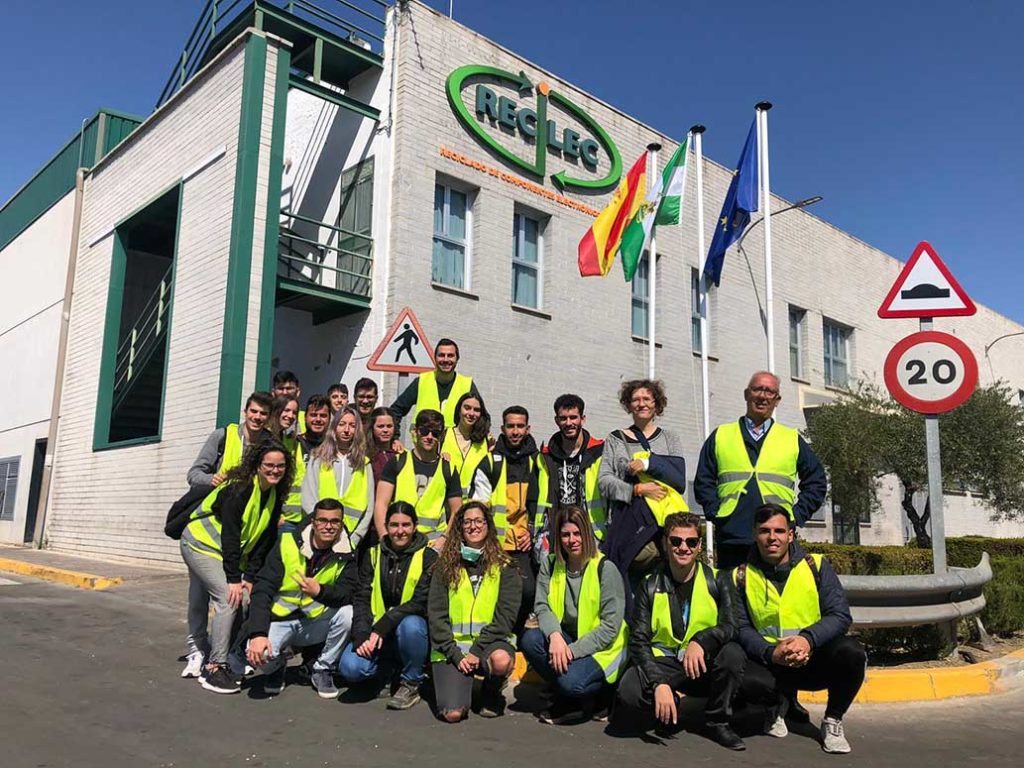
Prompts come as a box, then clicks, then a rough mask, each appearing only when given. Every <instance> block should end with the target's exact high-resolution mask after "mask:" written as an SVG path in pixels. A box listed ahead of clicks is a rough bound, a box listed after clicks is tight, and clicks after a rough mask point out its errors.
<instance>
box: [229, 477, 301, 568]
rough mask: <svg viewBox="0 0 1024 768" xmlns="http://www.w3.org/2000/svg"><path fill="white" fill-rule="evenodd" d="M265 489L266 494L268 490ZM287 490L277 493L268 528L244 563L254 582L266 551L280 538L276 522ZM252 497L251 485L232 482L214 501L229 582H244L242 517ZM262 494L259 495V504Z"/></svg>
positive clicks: (261, 501) (261, 500)
mask: <svg viewBox="0 0 1024 768" xmlns="http://www.w3.org/2000/svg"><path fill="white" fill-rule="evenodd" d="M269 492H270V491H266V492H265V493H269ZM285 495H286V494H285V493H278V494H277V496H276V498H275V500H274V508H273V509H272V510H271V512H270V522H269V523H267V529H266V530H265V531H263V533H262V534H260V537H259V538H258V539H257V540H256V544H255V545H254V546H253V548H252V550H250V552H249V557H248V559H247V562H246V565H245V579H246V581H251V580H252V579H253V574H256V573H258V572H259V570H260V568H261V567H262V566H263V561H264V560H265V559H266V557H267V553H269V552H270V550H271V549H272V548H273V546H274V542H275V541H277V524H278V521H279V520H280V519H281V505H282V504H284V498H285ZM251 497H252V485H250V484H248V483H245V484H243V483H233V484H232V485H230V486H228V487H227V488H225V489H224V490H223V491H221V492H220V493H219V494H217V498H216V499H214V500H213V505H212V507H211V510H212V511H213V514H214V515H216V517H217V519H218V520H219V521H220V553H221V558H222V560H223V563H224V576H225V577H226V578H227V580H228V584H238V583H239V582H241V581H242V577H243V576H242V517H243V516H244V515H245V508H246V506H248V504H249V499H250V498H251ZM262 503H263V497H262V496H261V498H260V504H262Z"/></svg>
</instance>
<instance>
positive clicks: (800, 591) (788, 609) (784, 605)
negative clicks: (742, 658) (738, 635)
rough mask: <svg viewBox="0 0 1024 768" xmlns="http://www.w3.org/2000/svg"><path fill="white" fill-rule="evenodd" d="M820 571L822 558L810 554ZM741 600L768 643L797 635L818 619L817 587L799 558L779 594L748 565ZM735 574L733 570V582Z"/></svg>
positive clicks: (762, 576) (758, 572)
mask: <svg viewBox="0 0 1024 768" xmlns="http://www.w3.org/2000/svg"><path fill="white" fill-rule="evenodd" d="M811 557H813V558H814V562H815V564H816V565H817V566H818V571H819V572H820V571H821V555H811ZM744 580H745V581H746V587H745V589H744V598H745V599H746V601H747V608H748V610H749V611H750V620H751V622H752V623H753V625H754V628H755V629H756V630H757V631H758V632H759V633H760V634H761V637H763V638H764V639H765V640H767V641H768V642H769V643H772V644H774V643H777V642H779V640H780V639H781V638H783V637H792V636H794V635H799V634H800V631H801V630H803V629H807V627H809V626H811V625H812V624H816V623H817V622H818V621H820V620H821V605H820V603H819V600H818V585H817V584H816V583H815V581H814V572H813V571H812V570H811V566H810V565H808V564H807V560H805V559H801V560H800V562H799V563H797V564H796V565H795V566H794V567H793V569H792V570H791V571H790V572H789V577H788V578H787V579H786V585H785V587H783V589H782V594H781V595H780V594H779V590H778V589H776V588H775V584H773V583H772V582H771V581H770V580H769V579H767V578H765V575H764V574H763V573H762V572H761V571H760V570H758V569H757V568H755V567H754V566H753V565H749V564H748V565H747V568H746V574H745V575H744ZM735 582H736V571H735V570H734V571H733V583H735Z"/></svg>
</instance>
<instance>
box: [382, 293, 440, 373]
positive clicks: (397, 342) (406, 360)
mask: <svg viewBox="0 0 1024 768" xmlns="http://www.w3.org/2000/svg"><path fill="white" fill-rule="evenodd" d="M366 367H367V368H368V369H370V370H371V371H390V372H391V373H423V372H424V371H432V370H434V349H433V347H432V346H431V345H430V342H429V341H427V335H426V334H425V333H424V332H423V327H422V326H421V325H420V321H419V320H417V319H416V315H415V314H413V311H412V310H411V309H409V307H403V308H402V311H401V312H399V313H398V318H397V319H396V320H395V322H393V323H392V324H391V327H390V328H389V329H388V332H387V333H386V334H385V335H384V340H383V341H382V342H381V343H380V344H378V345H377V349H375V350H374V351H373V354H372V355H371V356H370V359H369V361H368V362H367V363H366Z"/></svg>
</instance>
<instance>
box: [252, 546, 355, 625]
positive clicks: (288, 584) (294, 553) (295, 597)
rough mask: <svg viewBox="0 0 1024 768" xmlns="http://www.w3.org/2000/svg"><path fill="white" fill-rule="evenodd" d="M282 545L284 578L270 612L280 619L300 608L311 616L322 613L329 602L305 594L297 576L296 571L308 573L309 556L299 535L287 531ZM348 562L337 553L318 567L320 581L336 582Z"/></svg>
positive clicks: (313, 617) (318, 579) (303, 612)
mask: <svg viewBox="0 0 1024 768" xmlns="http://www.w3.org/2000/svg"><path fill="white" fill-rule="evenodd" d="M278 546H279V547H280V548H281V565H282V566H284V578H283V579H281V586H280V588H279V589H278V590H277V595H276V596H275V597H274V604H273V605H272V606H271V608H270V612H271V613H272V614H273V615H274V616H276V617H277V618H279V619H285V618H287V617H289V616H291V615H292V614H293V613H295V612H296V611H301V612H302V615H303V616H305V617H306V618H308V619H315V618H317V617H318V616H320V615H321V614H322V613H323V612H324V611H325V610H327V606H325V605H324V604H323V603H318V602H317V601H316V599H315V598H313V597H310V596H309V595H307V594H305V593H304V592H303V591H302V589H301V588H300V587H299V582H298V580H297V579H296V578H295V574H296V573H301V574H303V575H305V574H306V557H305V556H304V555H303V554H302V551H301V550H300V549H299V545H298V544H297V543H296V542H295V536H294V535H292V534H288V533H286V534H284V535H283V536H281V537H280V538H279V539H278ZM344 569H345V566H344V564H343V563H342V562H341V560H339V559H338V558H337V557H332V558H331V559H330V561H329V562H328V563H327V565H325V566H324V567H323V568H321V569H320V570H319V571H317V572H316V573H315V574H314V575H313V578H314V579H315V580H316V581H318V582H320V584H334V583H336V582H337V581H338V577H339V576H340V575H341V573H342V571H344Z"/></svg>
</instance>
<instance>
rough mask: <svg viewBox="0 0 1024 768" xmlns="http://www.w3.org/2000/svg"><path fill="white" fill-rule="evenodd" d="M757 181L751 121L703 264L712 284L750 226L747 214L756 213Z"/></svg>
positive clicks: (755, 123) (755, 152) (716, 281)
mask: <svg viewBox="0 0 1024 768" xmlns="http://www.w3.org/2000/svg"><path fill="white" fill-rule="evenodd" d="M757 182H758V174H757V118H754V122H752V123H751V124H750V132H749V133H748V134H747V143H746V144H744V145H743V153H742V154H741V155H740V161H739V163H738V164H737V166H736V170H735V171H733V172H732V181H731V182H730V183H729V191H728V192H726V193H725V203H724V204H723V205H722V213H721V215H720V216H719V217H718V223H717V225H716V226H715V237H714V239H713V240H712V241H711V248H710V249H709V250H708V258H707V260H706V261H705V262H704V275H705V277H707V279H708V280H711V281H712V282H714V284H715V285H718V284H719V283H720V282H721V280H722V265H723V264H724V263H725V252H726V251H727V250H729V246H731V245H732V244H733V243H735V242H736V241H737V240H739V239H740V236H741V235H742V234H743V230H744V229H746V226H747V224H749V223H750V212H751V211H756V210H757Z"/></svg>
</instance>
